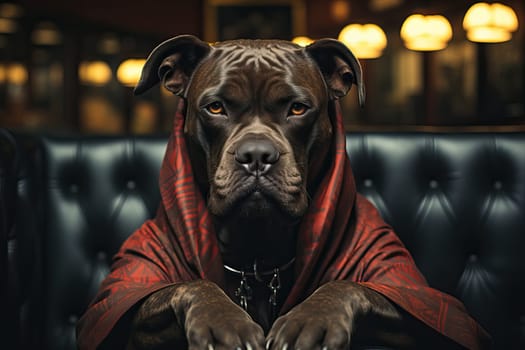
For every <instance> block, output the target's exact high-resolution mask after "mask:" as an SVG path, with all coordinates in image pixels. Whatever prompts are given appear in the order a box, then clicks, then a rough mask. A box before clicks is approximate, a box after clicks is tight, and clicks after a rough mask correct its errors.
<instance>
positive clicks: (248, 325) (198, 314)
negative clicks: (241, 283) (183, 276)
mask: <svg viewBox="0 0 525 350" xmlns="http://www.w3.org/2000/svg"><path fill="white" fill-rule="evenodd" d="M206 288H210V289H213V293H208V292H203V291H201V293H200V295H199V296H198V297H197V296H196V297H197V298H198V299H199V300H198V301H197V302H194V303H192V304H191V306H190V307H189V308H188V311H187V313H186V319H185V322H184V326H185V331H186V338H187V341H188V349H189V350H197V349H198V350H222V349H230V350H231V349H242V350H262V349H263V345H264V332H263V330H262V328H261V326H259V325H258V324H257V323H255V322H254V321H253V320H252V318H251V317H250V316H249V315H248V313H246V312H245V311H244V310H243V309H242V308H241V307H239V306H238V305H236V304H235V303H234V302H232V301H231V300H230V299H229V298H228V296H227V295H226V294H224V293H223V292H222V290H220V288H218V287H216V289H215V287H214V286H206ZM197 294H199V293H197Z"/></svg>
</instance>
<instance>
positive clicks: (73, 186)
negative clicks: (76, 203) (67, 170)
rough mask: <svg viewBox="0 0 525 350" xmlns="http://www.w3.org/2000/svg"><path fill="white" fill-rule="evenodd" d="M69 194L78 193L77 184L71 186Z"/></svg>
mask: <svg viewBox="0 0 525 350" xmlns="http://www.w3.org/2000/svg"><path fill="white" fill-rule="evenodd" d="M69 192H71V193H78V185H77V184H71V185H69Z"/></svg>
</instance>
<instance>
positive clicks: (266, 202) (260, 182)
mask: <svg viewBox="0 0 525 350" xmlns="http://www.w3.org/2000/svg"><path fill="white" fill-rule="evenodd" d="M228 187H229V190H228V191H221V190H220V189H219V190H217V189H215V190H214V189H212V190H211V193H210V198H209V201H208V205H209V206H210V210H211V211H212V213H213V214H215V215H218V216H226V215H230V214H233V215H242V216H247V217H261V216H267V215H272V213H274V212H275V211H279V212H281V213H283V214H285V215H287V216H290V217H299V216H302V214H303V213H304V210H305V209H306V205H305V204H306V203H303V202H304V201H303V200H302V197H303V194H302V192H303V191H302V190H301V188H300V186H288V188H287V189H286V190H283V188H282V185H280V184H279V183H277V182H276V181H275V180H274V179H272V178H271V177H265V176H248V177H244V178H242V179H241V180H240V181H237V183H236V184H234V185H231V186H228ZM303 207H304V208H303Z"/></svg>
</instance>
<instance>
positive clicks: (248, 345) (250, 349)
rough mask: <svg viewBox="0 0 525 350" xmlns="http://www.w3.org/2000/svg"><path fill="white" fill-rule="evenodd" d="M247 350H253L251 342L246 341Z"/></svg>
mask: <svg viewBox="0 0 525 350" xmlns="http://www.w3.org/2000/svg"><path fill="white" fill-rule="evenodd" d="M245 347H246V350H253V348H252V345H251V344H250V343H246V346H245Z"/></svg>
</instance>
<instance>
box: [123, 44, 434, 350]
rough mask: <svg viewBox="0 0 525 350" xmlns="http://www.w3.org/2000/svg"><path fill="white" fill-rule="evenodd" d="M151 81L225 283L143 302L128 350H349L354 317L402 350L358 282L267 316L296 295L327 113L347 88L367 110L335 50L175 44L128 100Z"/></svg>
mask: <svg viewBox="0 0 525 350" xmlns="http://www.w3.org/2000/svg"><path fill="white" fill-rule="evenodd" d="M159 82H161V83H162V84H163V86H164V88H166V89H167V90H169V91H170V92H172V93H173V94H175V95H177V96H180V97H181V98H183V99H184V100H185V101H186V107H185V118H186V120H185V125H184V128H185V133H186V142H187V144H188V152H189V154H190V158H191V162H192V167H193V172H194V174H195V177H196V182H197V183H198V186H199V188H200V190H201V192H202V193H203V195H204V197H205V198H206V203H207V206H208V209H209V211H210V213H211V215H212V217H213V224H214V227H215V231H216V234H217V239H218V242H219V245H220V253H221V256H222V260H223V261H224V265H225V268H227V270H228V271H227V273H226V288H220V287H219V286H218V285H216V284H214V283H213V282H210V281H206V280H196V281H192V282H187V283H180V284H177V285H174V286H170V287H168V288H164V289H161V290H160V291H157V292H155V293H153V294H152V295H150V296H149V297H147V298H146V299H145V300H144V301H143V302H142V303H141V304H140V306H139V307H138V308H137V309H136V312H135V313H134V314H133V328H132V330H131V336H130V338H129V339H130V340H129V343H128V348H129V349H151V348H155V349H157V348H159V349H160V348H162V349H164V348H168V347H169V346H175V347H174V348H177V347H178V346H180V347H185V346H187V347H188V348H189V349H263V348H266V349H303V350H304V349H348V348H349V346H350V345H351V343H352V344H353V343H354V339H355V338H356V337H358V336H359V334H365V333H366V329H367V327H365V326H360V324H363V325H364V324H365V323H366V321H365V320H364V319H363V318H362V317H361V316H363V315H367V316H370V317H367V318H366V319H373V320H374V329H376V330H379V331H378V332H374V334H373V336H374V337H375V339H381V340H382V341H385V342H386V343H389V344H394V345H397V346H401V345H402V346H408V347H409V346H410V344H411V342H412V340H411V338H410V336H409V335H406V334H404V332H403V331H400V329H402V327H400V326H399V325H401V324H402V323H403V322H405V321H404V320H405V319H406V315H404V314H403V312H402V311H401V310H400V308H398V307H396V306H395V305H394V304H393V303H392V302H390V301H389V300H388V299H387V298H385V297H384V296H382V295H381V294H379V293H377V292H375V291H373V290H370V289H368V288H365V287H362V286H361V285H358V284H356V283H351V282H346V281H333V282H328V283H325V284H323V285H322V286H320V287H319V288H318V289H317V290H316V291H315V292H314V293H312V294H311V295H310V296H309V297H308V298H306V299H305V300H304V301H302V302H301V303H299V304H298V305H297V306H295V307H293V308H292V309H291V310H290V311H289V312H287V313H286V314H284V315H281V316H279V315H277V314H276V310H278V308H279V306H280V305H282V304H283V302H284V301H285V299H286V297H287V295H288V293H290V290H291V289H292V288H293V284H294V277H293V272H292V270H293V269H292V268H291V266H292V265H293V262H294V254H295V249H296V246H297V239H298V238H297V231H298V225H299V223H300V221H301V218H302V217H303V216H304V215H305V213H306V211H307V209H308V207H309V201H310V196H311V193H314V192H315V189H316V188H317V187H318V186H319V184H320V181H321V178H322V175H323V172H324V171H325V169H326V168H327V166H328V164H327V162H328V161H329V159H330V155H329V154H328V152H329V151H328V150H329V149H330V146H331V143H332V142H333V141H332V136H333V125H332V123H331V121H330V118H329V113H330V108H332V103H331V102H333V101H334V100H336V99H339V98H341V97H343V96H345V95H346V94H347V93H348V91H349V90H350V88H351V87H352V85H356V86H357V89H358V94H357V95H358V98H359V102H360V103H361V104H362V103H363V102H364V98H365V91H364V85H363V77H362V72H361V67H360V65H359V62H358V60H357V59H356V57H355V56H354V55H353V54H352V53H351V52H350V51H349V50H348V49H347V48H346V47H345V46H344V45H343V44H342V43H340V42H338V41H336V40H333V39H322V40H318V41H316V42H315V43H314V44H311V45H310V46H308V47H306V48H302V47H299V46H297V45H295V44H292V43H290V42H287V41H278V40H233V41H226V42H223V43H217V44H214V45H210V44H208V43H205V42H203V41H201V40H199V39H197V38H196V37H193V36H189V35H183V36H178V37H175V38H173V39H170V40H168V41H166V42H164V43H163V44H161V45H160V46H158V47H157V48H156V49H155V50H154V51H153V52H152V53H151V55H150V56H149V58H148V60H147V62H146V64H145V66H144V69H143V74H142V77H141V80H140V82H139V84H138V85H137V87H136V89H135V92H136V93H137V94H140V93H142V92H144V91H146V90H148V89H150V88H151V87H152V86H154V85H156V84H157V83H159ZM360 322H361V323H360ZM392 325H393V326H392ZM356 328H357V329H359V330H360V332H357V333H356V332H355V330H356ZM364 330H365V331H364ZM393 330H396V332H397V336H396V337H392V336H391V334H392V332H394V331H393ZM381 334H383V335H385V334H386V335H388V336H382V335H381ZM422 334H425V333H422ZM427 335H428V334H425V336H427ZM363 337H365V338H366V336H363Z"/></svg>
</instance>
